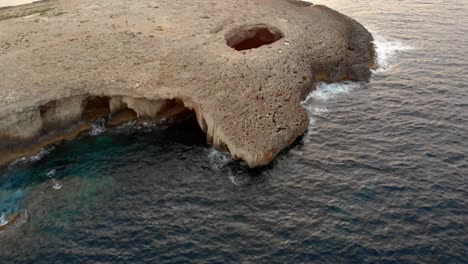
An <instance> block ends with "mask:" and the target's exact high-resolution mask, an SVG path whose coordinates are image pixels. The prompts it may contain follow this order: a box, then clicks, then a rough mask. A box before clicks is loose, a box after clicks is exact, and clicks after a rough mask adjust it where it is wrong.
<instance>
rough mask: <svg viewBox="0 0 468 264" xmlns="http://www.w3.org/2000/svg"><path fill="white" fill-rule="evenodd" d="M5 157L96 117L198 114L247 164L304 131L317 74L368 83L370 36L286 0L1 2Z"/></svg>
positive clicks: (325, 12) (332, 14)
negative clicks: (4, 4) (3, 5)
mask: <svg viewBox="0 0 468 264" xmlns="http://www.w3.org/2000/svg"><path fill="white" fill-rule="evenodd" d="M0 28H1V30H0V77H1V81H0V164H6V163H9V162H11V161H13V160H14V159H17V158H18V157H21V156H25V155H32V154H34V153H36V152H39V151H40V149H41V148H42V147H44V146H47V145H49V144H52V143H55V142H58V141H60V140H63V139H69V138H73V137H76V136H77V135H79V134H80V133H82V132H83V131H86V130H89V129H90V128H91V125H92V123H93V122H94V121H95V120H96V119H98V118H105V120H106V123H107V125H109V126H112V125H117V124H120V123H123V122H126V121H129V120H153V121H157V120H160V119H162V118H165V119H167V118H169V119H171V118H174V119H177V118H180V117H181V116H184V115H185V114H186V113H187V112H191V113H193V112H194V113H195V115H196V118H197V121H198V124H199V125H200V127H201V129H202V130H203V131H205V132H206V134H207V138H208V142H209V143H211V144H212V145H214V146H215V147H216V148H224V149H226V150H228V151H229V152H230V153H231V155H232V157H233V158H234V159H242V160H245V161H246V162H247V163H248V165H249V166H250V167H257V166H262V165H266V164H268V163H269V162H271V161H272V159H273V158H274V157H275V156H276V155H277V154H278V153H279V151H281V150H282V149H284V148H286V147H288V146H289V145H290V144H292V143H293V142H294V141H295V139H296V138H297V137H299V136H300V135H302V134H303V133H304V132H305V131H306V129H307V127H308V124H309V117H308V115H307V113H306V111H305V110H304V109H303V108H302V107H301V104H300V103H301V101H302V100H303V99H304V97H305V96H306V95H307V94H308V93H309V92H310V90H311V89H312V88H313V87H314V83H316V82H317V81H325V82H337V81H342V80H356V81H366V80H368V79H369V77H370V70H369V69H370V68H371V67H372V66H373V65H374V48H373V45H372V36H371V34H370V33H369V32H368V31H367V30H366V29H365V28H364V27H363V26H361V25H360V24H359V23H358V22H356V21H355V20H353V19H351V18H349V17H347V16H345V15H342V14H340V13H338V12H336V11H334V10H331V9H329V8H327V7H325V6H319V5H312V4H310V3H307V2H301V1H293V0H237V1H234V0H232V1H219V0H177V1H174V0H153V1H145V0H138V1H130V2H129V1H123V0H100V1H95V0H80V1H76V0H58V1H54V0H48V1H41V2H37V3H33V4H29V5H24V6H18V7H9V8H2V9H0Z"/></svg>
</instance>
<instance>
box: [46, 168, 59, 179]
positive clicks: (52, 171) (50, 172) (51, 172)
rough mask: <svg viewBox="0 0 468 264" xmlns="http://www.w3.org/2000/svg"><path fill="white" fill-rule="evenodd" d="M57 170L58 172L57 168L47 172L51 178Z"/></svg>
mask: <svg viewBox="0 0 468 264" xmlns="http://www.w3.org/2000/svg"><path fill="white" fill-rule="evenodd" d="M55 172H57V170H56V169H51V170H50V171H48V172H47V177H49V178H52V177H54V175H55Z"/></svg>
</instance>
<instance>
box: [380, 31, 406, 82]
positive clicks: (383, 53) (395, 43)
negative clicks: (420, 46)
mask: <svg viewBox="0 0 468 264" xmlns="http://www.w3.org/2000/svg"><path fill="white" fill-rule="evenodd" d="M372 35H373V37H374V46H375V51H376V53H377V64H378V66H379V68H378V69H377V70H375V71H374V73H379V72H383V71H386V70H388V69H390V68H391V67H392V66H393V65H395V64H396V63H398V59H399V56H400V54H401V53H402V52H405V51H408V50H412V49H414V48H413V47H411V46H408V45H406V44H404V43H402V42H401V41H399V40H394V39H388V38H386V37H384V36H382V35H380V34H378V33H375V32H373V33H372Z"/></svg>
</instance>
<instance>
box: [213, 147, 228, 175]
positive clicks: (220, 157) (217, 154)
mask: <svg viewBox="0 0 468 264" xmlns="http://www.w3.org/2000/svg"><path fill="white" fill-rule="evenodd" d="M208 159H209V161H210V165H211V168H213V169H215V170H221V169H223V168H224V167H225V166H226V165H227V164H228V163H230V162H231V161H232V159H231V155H230V154H229V153H227V152H221V151H218V150H216V149H214V148H212V149H211V150H210V153H209V154H208Z"/></svg>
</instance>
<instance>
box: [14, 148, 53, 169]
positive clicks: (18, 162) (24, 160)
mask: <svg viewBox="0 0 468 264" xmlns="http://www.w3.org/2000/svg"><path fill="white" fill-rule="evenodd" d="M54 149H55V147H54V146H48V147H45V148H43V149H41V151H39V153H37V154H36V155H34V156H29V157H22V158H19V159H17V160H15V161H13V162H12V163H11V164H10V165H9V166H16V165H21V164H27V163H34V162H37V161H40V160H41V159H43V158H44V157H45V156H47V155H48V154H49V153H50V152H52V151H53V150H54Z"/></svg>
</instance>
